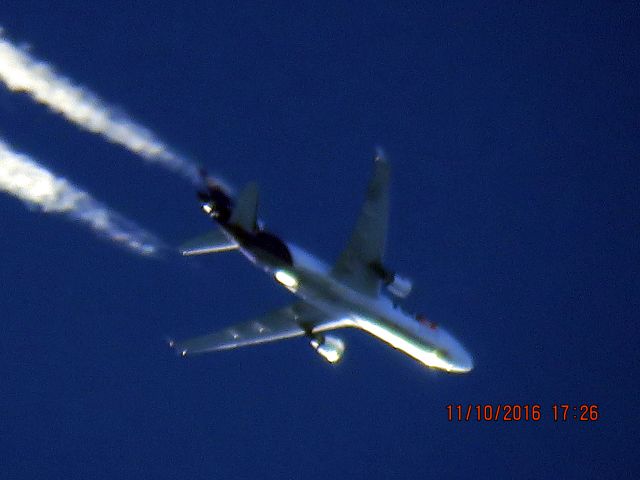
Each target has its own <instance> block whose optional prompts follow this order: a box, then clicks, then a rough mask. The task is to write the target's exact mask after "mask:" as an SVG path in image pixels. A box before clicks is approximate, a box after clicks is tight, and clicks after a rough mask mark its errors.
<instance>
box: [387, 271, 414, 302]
mask: <svg viewBox="0 0 640 480" xmlns="http://www.w3.org/2000/svg"><path fill="white" fill-rule="evenodd" d="M412 288H413V283H412V282H411V280H409V279H408V278H405V277H401V276H400V275H398V274H397V273H394V274H393V277H392V280H391V281H390V282H389V283H387V290H389V292H391V293H392V294H393V295H395V296H396V297H398V298H407V296H409V294H410V293H411V289H412Z"/></svg>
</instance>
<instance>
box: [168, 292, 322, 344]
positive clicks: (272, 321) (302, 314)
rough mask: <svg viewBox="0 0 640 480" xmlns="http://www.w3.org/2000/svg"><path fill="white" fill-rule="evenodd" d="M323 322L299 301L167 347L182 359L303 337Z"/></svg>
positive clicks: (311, 309) (311, 308) (319, 316)
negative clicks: (173, 349)
mask: <svg viewBox="0 0 640 480" xmlns="http://www.w3.org/2000/svg"><path fill="white" fill-rule="evenodd" d="M325 320H327V317H326V315H325V314H324V313H323V312H321V311H320V310H317V309H316V308H314V307H312V306H310V305H307V304H305V303H302V302H299V303H294V304H293V305H289V306H287V307H284V308H281V309H279V310H275V311H274V312H271V313H268V314H267V315H265V316H263V317H259V318H255V319H253V320H250V321H248V322H244V323H241V324H238V325H234V326H232V327H229V328H225V329H224V330H221V331H219V332H215V333H211V334H209V335H203V336H201V337H196V338H192V339H189V340H184V341H182V342H175V343H174V342H171V343H170V345H171V346H172V347H173V348H175V349H176V350H177V351H178V352H180V353H181V354H182V355H183V356H185V355H190V354H196V353H205V352H214V351H218V350H229V349H232V348H237V347H244V346H247V345H257V344H260V343H267V342H273V341H276V340H282V339H285V338H292V337H299V336H302V335H305V334H307V332H309V331H310V329H311V328H312V327H313V326H314V325H316V324H318V323H320V322H323V321H325Z"/></svg>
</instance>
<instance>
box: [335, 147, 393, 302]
mask: <svg viewBox="0 0 640 480" xmlns="http://www.w3.org/2000/svg"><path fill="white" fill-rule="evenodd" d="M388 220H389V164H388V163H387V161H386V160H385V158H384V156H383V155H382V153H381V152H378V154H377V155H376V157H375V162H374V171H373V178H371V180H370V181H369V186H368V188H367V194H366V197H365V202H364V205H363V206H362V210H361V212H360V216H359V217H358V221H357V223H356V226H355V228H354V230H353V233H352V234H351V238H350V239H349V243H348V244H347V246H346V248H345V249H344V250H343V251H342V254H341V255H340V258H338V261H337V262H336V264H335V266H334V267H333V275H334V276H335V277H336V278H338V279H339V280H341V281H342V282H344V283H346V284H347V285H349V286H350V287H352V288H354V289H355V290H357V291H359V292H362V293H364V294H366V295H369V296H372V297H375V296H377V295H378V293H379V291H380V283H381V280H382V278H381V276H380V275H379V274H378V273H377V272H376V266H377V265H381V264H382V256H383V254H384V247H385V243H386V239H387V224H388Z"/></svg>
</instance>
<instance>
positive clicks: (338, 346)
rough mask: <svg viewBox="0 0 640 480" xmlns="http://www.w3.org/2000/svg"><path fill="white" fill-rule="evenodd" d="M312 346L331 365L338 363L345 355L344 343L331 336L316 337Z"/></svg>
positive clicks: (312, 340) (312, 341)
mask: <svg viewBox="0 0 640 480" xmlns="http://www.w3.org/2000/svg"><path fill="white" fill-rule="evenodd" d="M311 346H312V347H313V349H314V350H315V351H316V352H318V354H320V356H321V357H322V358H324V359H325V360H326V361H327V362H329V363H338V362H339V361H340V360H341V359H342V356H343V355H344V348H345V347H344V342H343V341H342V340H341V339H339V338H338V337H334V336H331V335H317V336H314V337H313V338H312V339H311Z"/></svg>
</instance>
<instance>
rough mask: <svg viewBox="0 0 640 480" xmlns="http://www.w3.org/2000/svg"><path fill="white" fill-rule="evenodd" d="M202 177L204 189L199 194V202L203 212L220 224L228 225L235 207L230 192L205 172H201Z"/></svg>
mask: <svg viewBox="0 0 640 480" xmlns="http://www.w3.org/2000/svg"><path fill="white" fill-rule="evenodd" d="M200 175H201V177H202V184H203V185H202V186H203V189H202V190H200V191H199V192H198V200H200V204H201V206H202V210H203V211H204V212H205V213H206V214H207V215H208V216H210V217H211V218H214V219H216V220H217V221H218V222H220V223H222V224H225V223H227V221H228V220H229V217H231V211H232V209H233V206H234V205H233V199H232V198H231V194H230V192H229V191H228V189H227V188H226V187H224V185H222V183H220V182H218V181H217V180H216V179H215V178H213V177H209V176H208V175H207V173H206V172H205V171H204V170H201V171H200Z"/></svg>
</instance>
